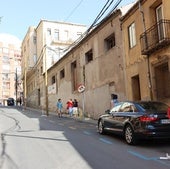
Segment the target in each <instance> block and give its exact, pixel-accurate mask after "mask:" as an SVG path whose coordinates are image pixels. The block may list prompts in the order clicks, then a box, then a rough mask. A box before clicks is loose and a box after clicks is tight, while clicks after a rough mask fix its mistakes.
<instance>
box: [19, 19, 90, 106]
mask: <svg viewBox="0 0 170 169" xmlns="http://www.w3.org/2000/svg"><path fill="white" fill-rule="evenodd" d="M86 30H87V27H86V26H85V25H80V24H73V23H65V22H56V21H48V20H41V21H40V22H39V24H38V26H37V27H30V28H29V29H28V31H27V34H26V35H25V38H24V40H23V42H22V58H23V59H22V67H23V69H22V79H23V82H24V83H23V84H24V96H25V101H26V102H27V103H26V104H27V106H33V107H42V106H44V105H45V90H42V89H44V86H45V84H44V82H45V74H44V73H45V72H46V70H48V69H49V68H50V67H51V66H53V65H54V64H55V63H56V62H57V61H59V60H60V59H61V58H62V57H63V56H64V54H65V52H66V51H67V50H68V47H69V46H70V45H71V44H72V43H73V42H74V41H75V40H76V39H78V38H79V37H81V36H82V35H83V33H84V32H85V31H86Z"/></svg>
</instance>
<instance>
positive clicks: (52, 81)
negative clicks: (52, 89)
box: [51, 76, 55, 84]
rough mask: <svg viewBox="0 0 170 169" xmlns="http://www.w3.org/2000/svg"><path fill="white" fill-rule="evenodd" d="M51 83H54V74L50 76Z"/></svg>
mask: <svg viewBox="0 0 170 169" xmlns="http://www.w3.org/2000/svg"><path fill="white" fill-rule="evenodd" d="M51 83H52V84H54V83H55V76H52V78H51Z"/></svg>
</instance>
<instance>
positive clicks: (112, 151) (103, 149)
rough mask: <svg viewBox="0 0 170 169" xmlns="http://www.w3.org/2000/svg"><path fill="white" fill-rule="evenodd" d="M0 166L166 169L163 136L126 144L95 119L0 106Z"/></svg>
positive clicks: (167, 149) (167, 146)
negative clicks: (104, 132)
mask: <svg viewBox="0 0 170 169" xmlns="http://www.w3.org/2000/svg"><path fill="white" fill-rule="evenodd" d="M0 134H1V140H0V153H1V157H0V169H103V168H105V169H111V168H114V169H125V168H126V169H136V168H138V169H143V168H147V169H158V168H161V169H169V167H170V160H161V159H160V157H164V156H165V155H166V153H169V154H170V144H169V140H168V141H163V142H159V141H151V142H147V141H144V142H142V143H141V144H140V145H138V146H129V145H127V144H126V143H125V141H124V139H123V138H120V137H117V136H112V135H109V134H108V135H99V133H98V132H97V123H95V122H93V123H92V122H89V121H80V120H75V119H73V118H69V117H63V118H58V117H57V116H56V115H49V116H48V117H47V116H42V115H41V113H39V112H33V111H30V110H25V111H23V110H22V109H16V108H15V107H0Z"/></svg>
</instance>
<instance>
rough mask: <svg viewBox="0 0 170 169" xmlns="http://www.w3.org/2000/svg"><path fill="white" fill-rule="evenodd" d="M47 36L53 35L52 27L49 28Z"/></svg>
mask: <svg viewBox="0 0 170 169" xmlns="http://www.w3.org/2000/svg"><path fill="white" fill-rule="evenodd" d="M47 36H51V29H50V28H48V29H47Z"/></svg>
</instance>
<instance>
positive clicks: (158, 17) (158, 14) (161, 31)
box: [156, 5, 165, 41]
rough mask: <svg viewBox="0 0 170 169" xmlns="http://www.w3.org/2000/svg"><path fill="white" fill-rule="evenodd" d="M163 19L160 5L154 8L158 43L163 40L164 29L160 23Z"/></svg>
mask: <svg viewBox="0 0 170 169" xmlns="http://www.w3.org/2000/svg"><path fill="white" fill-rule="evenodd" d="M163 18H164V17H163V10H162V5H160V6H158V7H157V8H156V20H157V25H158V36H159V40H160V41H161V40H163V39H164V37H165V28H164V25H163V23H162V21H161V20H162V19H163Z"/></svg>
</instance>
